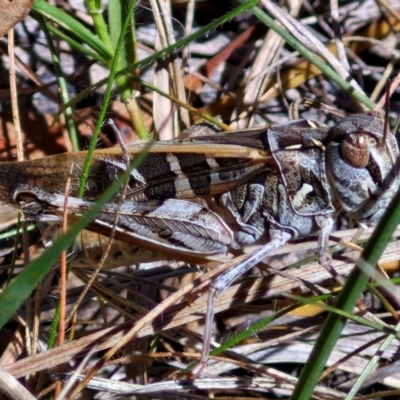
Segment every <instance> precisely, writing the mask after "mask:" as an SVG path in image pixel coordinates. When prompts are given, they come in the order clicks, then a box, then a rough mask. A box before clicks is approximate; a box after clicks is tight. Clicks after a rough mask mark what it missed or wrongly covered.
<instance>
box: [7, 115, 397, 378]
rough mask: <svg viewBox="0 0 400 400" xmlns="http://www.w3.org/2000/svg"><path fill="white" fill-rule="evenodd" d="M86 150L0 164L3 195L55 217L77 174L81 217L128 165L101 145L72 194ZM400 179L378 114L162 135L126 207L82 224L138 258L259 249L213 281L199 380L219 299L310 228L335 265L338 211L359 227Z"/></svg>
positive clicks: (72, 200) (132, 184)
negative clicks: (331, 239)
mask: <svg viewBox="0 0 400 400" xmlns="http://www.w3.org/2000/svg"><path fill="white" fill-rule="evenodd" d="M384 132H387V134H386V135H384ZM143 147H144V144H143V143H132V144H130V145H128V146H127V149H128V151H129V153H130V155H131V156H132V157H134V156H135V154H138V153H139V152H140V151H141V150H142V149H143ZM85 157H86V153H85V152H78V153H74V154H61V155H56V156H50V157H47V158H44V159H41V160H34V161H25V162H18V163H4V164H2V165H1V167H0V201H3V202H6V203H8V204H10V205H13V206H15V207H18V208H21V209H22V210H23V211H24V212H25V214H26V215H27V216H28V217H29V218H33V219H36V220H39V221H48V220H51V221H57V220H58V221H59V220H60V219H61V218H62V215H63V208H64V200H65V199H64V190H65V189H64V188H65V182H66V180H67V176H72V178H71V184H70V193H69V198H68V209H67V214H68V219H69V220H71V221H73V220H76V218H79V217H80V216H81V215H82V214H83V213H84V212H85V210H87V209H89V208H90V207H91V205H92V204H93V202H95V201H96V198H97V197H98V196H99V195H100V194H101V193H103V191H104V190H105V189H106V188H107V187H108V186H109V185H110V183H111V182H113V181H114V180H115V179H116V177H117V176H118V174H119V173H121V172H122V171H125V170H126V169H127V166H126V163H125V161H124V158H123V155H122V154H121V150H120V149H117V148H111V149H107V150H97V151H96V152H95V154H94V158H93V161H92V164H91V168H90V174H89V177H88V181H87V186H86V188H85V192H84V195H83V197H82V198H77V195H76V193H77V188H78V183H79V176H80V172H81V169H82V167H83V163H84V160H85ZM399 182H400V169H399V149H398V145H397V142H396V140H395V136H394V135H393V134H392V133H391V132H390V130H389V129H385V123H384V120H383V118H382V116H381V115H380V114H379V113H378V112H369V113H365V114H354V115H351V116H349V117H346V118H344V119H343V120H341V121H340V122H339V123H337V124H336V125H335V126H333V127H332V128H329V127H327V126H325V125H324V124H321V123H319V122H316V121H306V120H297V121H291V122H288V123H286V124H282V125H272V126H269V127H262V128H256V129H252V130H241V131H236V132H232V133H218V134H214V135H212V136H195V137H189V138H186V139H180V140H170V141H164V142H157V143H156V144H155V145H154V146H153V147H152V148H151V150H150V152H149V154H148V155H147V156H146V158H145V159H144V161H143V163H142V164H141V165H140V166H139V167H138V168H136V169H134V170H132V171H131V172H130V177H129V181H128V183H127V190H126V193H125V194H124V195H125V201H124V203H123V204H120V205H119V201H120V198H121V196H122V193H119V194H118V195H117V196H116V197H115V199H114V200H113V202H111V203H109V204H107V205H106V206H104V207H103V209H102V211H101V212H100V213H99V214H98V216H97V217H96V218H95V220H93V221H92V223H91V224H90V225H89V227H88V229H89V230H90V231H93V232H96V233H98V234H100V235H103V236H108V235H109V234H110V232H111V230H112V229H113V228H114V226H115V238H116V239H117V240H118V241H119V242H118V243H120V244H118V245H117V246H121V247H120V251H119V253H120V254H128V255H130V257H131V259H132V260H136V262H138V261H137V260H139V261H141V260H146V261H148V260H151V259H166V258H170V259H175V260H181V261H187V262H195V263H205V262H207V261H208V260H215V259H218V258H220V257H223V256H225V255H226V254H227V253H230V252H231V253H233V254H238V253H240V250H241V249H243V248H245V247H246V246H249V245H254V244H258V245H261V246H260V247H259V248H258V249H257V250H256V251H254V252H253V253H251V254H246V255H244V256H241V257H240V261H235V260H233V261H230V264H231V267H230V268H229V269H228V270H227V271H226V272H225V273H223V274H221V275H220V276H219V277H217V278H216V279H215V280H213V281H212V283H211V285H210V289H209V300H208V311H207V315H206V322H205V334H204V346H203V350H202V355H201V359H200V362H199V364H198V366H197V367H196V368H195V370H194V371H193V374H194V375H197V374H199V373H200V372H201V371H202V369H203V368H204V366H205V365H206V363H207V360H208V354H209V343H210V339H211V330H212V328H211V327H212V322H213V314H214V311H213V310H214V305H215V301H216V297H217V295H218V294H220V293H222V292H223V291H224V290H225V289H227V288H228V287H229V286H230V285H231V284H232V283H233V281H234V280H236V279H237V278H238V277H240V276H241V275H242V274H244V273H245V272H246V271H247V270H249V269H250V268H251V267H253V266H255V265H256V264H257V263H258V262H260V261H262V260H263V259H264V258H265V257H266V256H267V255H268V254H269V253H271V252H272V251H273V250H274V249H276V248H278V247H280V246H282V245H283V244H284V243H286V242H288V241H289V240H292V239H295V238H299V237H305V236H308V235H310V234H312V233H316V232H319V239H318V254H319V261H320V263H321V264H322V265H323V266H324V267H326V268H330V260H331V257H330V254H329V251H328V236H329V234H330V232H331V229H332V225H333V221H334V219H335V217H336V215H337V214H338V213H339V212H340V211H342V210H344V211H345V212H347V213H348V215H349V216H350V217H351V218H352V219H354V220H355V221H357V222H358V223H359V224H370V223H375V222H376V221H377V220H379V218H380V217H381V216H382V214H383V212H384V211H385V209H386V208H387V206H388V204H389V201H390V200H391V198H392V197H393V194H394V193H395V191H396V190H397V189H398V186H399ZM118 207H119V218H118V221H117V222H116V224H115V215H116V212H117V208H118ZM121 243H127V245H125V246H128V247H129V246H130V247H129V250H127V247H125V250H124V247H123V245H121ZM135 257H136V258H135ZM114 263H115V264H118V260H114ZM132 263H133V261H132Z"/></svg>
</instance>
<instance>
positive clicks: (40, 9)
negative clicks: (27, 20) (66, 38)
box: [33, 0, 112, 62]
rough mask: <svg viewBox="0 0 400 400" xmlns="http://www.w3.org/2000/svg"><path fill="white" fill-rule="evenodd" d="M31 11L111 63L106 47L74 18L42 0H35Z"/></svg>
mask: <svg viewBox="0 0 400 400" xmlns="http://www.w3.org/2000/svg"><path fill="white" fill-rule="evenodd" d="M33 10H34V11H36V12H37V13H39V14H41V15H42V16H43V17H45V18H47V19H49V20H50V21H52V22H53V23H56V24H58V25H60V26H61V27H63V28H64V29H65V30H66V31H67V32H68V33H69V34H71V35H73V36H74V37H76V38H78V39H79V41H80V42H83V43H85V44H86V45H88V46H89V47H90V48H92V49H93V50H95V51H96V52H97V53H99V55H100V56H101V57H102V58H103V59H105V60H108V61H109V62H111V59H112V54H111V53H110V51H109V49H108V48H107V46H106V45H105V44H104V43H103V42H102V41H101V40H100V39H99V38H98V37H97V36H96V35H94V34H93V32H91V31H90V30H89V29H87V28H86V27H85V26H84V25H83V24H81V23H80V22H79V21H78V20H77V19H76V18H74V17H71V16H70V15H68V14H67V13H65V12H64V11H62V10H60V9H58V8H57V7H54V6H52V5H51V4H49V3H48V2H46V1H44V0H35V2H34V4H33Z"/></svg>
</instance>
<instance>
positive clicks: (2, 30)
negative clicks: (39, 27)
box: [0, 0, 33, 37]
mask: <svg viewBox="0 0 400 400" xmlns="http://www.w3.org/2000/svg"><path fill="white" fill-rule="evenodd" d="M32 4H33V0H0V37H2V36H4V35H5V34H6V33H7V32H8V31H9V30H10V29H11V28H13V27H14V26H15V25H17V23H18V22H19V21H22V20H23V19H24V18H25V17H26V16H27V15H28V14H29V11H31V8H32Z"/></svg>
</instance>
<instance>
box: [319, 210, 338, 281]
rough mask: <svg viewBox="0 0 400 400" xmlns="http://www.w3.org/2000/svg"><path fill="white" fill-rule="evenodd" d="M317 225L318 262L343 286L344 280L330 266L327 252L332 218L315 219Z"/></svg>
mask: <svg viewBox="0 0 400 400" xmlns="http://www.w3.org/2000/svg"><path fill="white" fill-rule="evenodd" d="M315 219H316V222H317V224H318V225H319V226H320V227H321V231H320V232H319V235H318V262H319V263H320V264H321V265H322V266H323V267H324V268H325V269H326V270H327V271H328V272H329V273H330V274H331V275H332V276H333V277H334V278H335V279H336V281H337V282H338V283H339V285H341V286H343V285H344V283H345V281H344V279H343V278H342V277H341V276H340V275H339V274H338V273H337V272H336V270H335V268H333V266H332V255H331V253H330V252H329V235H330V233H331V231H332V226H333V218H332V217H331V216H325V215H323V216H320V217H318V216H317V217H316V218H315Z"/></svg>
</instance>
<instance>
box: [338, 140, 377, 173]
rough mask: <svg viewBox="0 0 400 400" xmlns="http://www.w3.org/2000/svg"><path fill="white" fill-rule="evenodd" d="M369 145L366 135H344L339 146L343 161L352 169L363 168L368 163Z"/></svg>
mask: <svg viewBox="0 0 400 400" xmlns="http://www.w3.org/2000/svg"><path fill="white" fill-rule="evenodd" d="M372 140H374V139H372ZM371 144H372V143H370V141H369V140H368V137H367V136H366V135H363V134H350V135H346V136H345V137H344V139H343V141H342V144H341V150H342V155H343V158H344V160H345V161H346V162H347V163H348V164H350V165H351V166H353V167H354V168H365V167H366V166H367V165H368V162H369V157H370V146H371Z"/></svg>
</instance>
